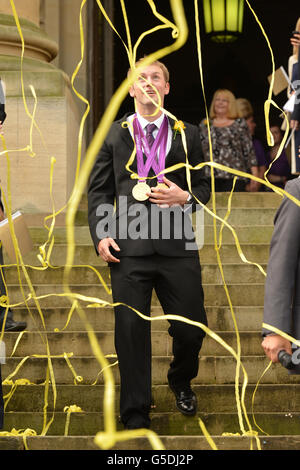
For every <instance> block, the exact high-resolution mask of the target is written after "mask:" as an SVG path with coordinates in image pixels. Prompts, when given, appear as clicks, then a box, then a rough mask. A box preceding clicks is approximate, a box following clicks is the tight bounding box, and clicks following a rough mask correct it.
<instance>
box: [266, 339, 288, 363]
mask: <svg viewBox="0 0 300 470" xmlns="http://www.w3.org/2000/svg"><path fill="white" fill-rule="evenodd" d="M261 345H262V347H263V349H264V351H265V353H266V355H267V356H268V358H269V359H271V361H272V362H279V361H278V353H279V351H281V350H282V349H283V350H285V351H286V352H288V353H289V354H291V355H292V347H291V343H290V341H288V340H287V339H285V338H283V337H282V336H280V335H268V336H266V337H265V338H264V340H263V342H262V343H261Z"/></svg>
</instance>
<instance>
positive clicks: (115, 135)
mask: <svg viewBox="0 0 300 470" xmlns="http://www.w3.org/2000/svg"><path fill="white" fill-rule="evenodd" d="M130 114H132V113H130ZM130 114H127V115H125V116H124V117H123V118H122V119H120V120H118V121H115V122H114V123H113V124H112V127H111V129H110V131H109V133H108V135H107V137H106V139H105V141H104V144H103V146H102V148H101V150H100V152H99V154H98V156H97V159H96V162H95V165H94V168H93V170H92V172H91V175H90V182H89V189H88V218H89V226H90V232H91V236H92V239H93V242H94V245H95V247H96V250H97V246H98V244H99V241H100V240H101V239H102V238H104V236H102V235H101V234H100V233H99V226H101V227H102V226H103V224H104V222H105V220H107V219H106V216H105V215H104V214H103V212H102V213H101V209H100V211H99V207H100V208H101V207H102V208H103V207H105V206H103V205H105V204H109V205H113V204H114V201H116V205H115V214H114V221H115V223H116V232H114V233H110V232H109V233H107V236H111V237H112V238H114V239H115V240H116V242H117V244H118V245H119V247H120V250H121V251H120V252H115V251H114V250H112V252H113V254H114V256H116V257H122V256H145V255H150V254H154V253H158V254H161V255H165V256H195V254H196V253H197V254H198V250H197V247H196V246H195V247H194V250H191V249H189V250H186V243H187V242H191V236H192V235H191V231H192V228H191V223H190V218H189V216H188V214H187V212H184V211H183V210H182V208H181V207H176V208H169V209H159V208H157V205H156V204H152V203H150V202H149V200H147V201H145V202H141V203H140V202H138V201H136V200H135V199H134V198H133V196H132V188H133V186H134V185H135V184H136V183H137V180H135V179H131V178H130V172H129V171H128V170H126V164H127V163H128V160H129V158H130V156H131V154H132V151H133V150H134V142H133V139H132V137H131V134H130V132H129V130H128V128H123V127H122V123H123V122H124V121H126V119H127V117H128V116H129V115H130ZM170 123H171V126H172V128H173V125H174V122H172V120H170ZM184 124H185V126H186V128H185V135H186V140H187V150H188V160H189V163H190V164H191V165H192V166H196V165H197V164H199V163H201V162H202V161H203V154H202V149H201V143H200V135H199V130H198V128H197V127H196V126H194V125H192V124H188V123H184ZM185 162H186V155H185V152H184V148H183V145H182V139H181V135H180V133H179V132H178V133H177V134H176V136H175V135H174V134H173V136H172V145H171V149H170V151H169V153H168V154H167V157H166V168H168V167H170V166H172V165H175V164H177V163H185ZM131 170H133V171H134V172H135V173H136V172H137V167H136V159H135V160H134V162H133V164H132V166H131ZM149 176H154V173H153V171H152V170H151V171H150V173H149ZM166 176H167V178H168V179H169V180H171V181H172V182H174V183H175V184H177V185H178V186H179V187H180V188H182V189H183V190H188V184H187V180H186V169H185V168H184V167H183V168H181V169H178V170H176V171H173V172H171V173H168V174H167V175H166ZM148 184H149V185H150V186H156V184H157V180H156V179H153V180H148ZM191 185H192V192H193V194H194V195H195V196H196V197H197V198H198V199H199V200H200V201H201V202H202V203H203V204H206V203H207V202H208V200H209V197H210V183H209V180H208V179H207V178H206V177H205V176H204V171H203V170H197V171H191ZM120 196H121V198H120ZM139 207H140V209H141V210H140V211H136V209H138V208H139ZM192 207H193V209H195V208H196V202H195V200H194V201H193V204H192ZM97 210H98V213H97ZM151 210H152V211H154V212H152V217H153V214H154V219H155V224H156V223H157V221H158V218H157V217H156V214H157V212H155V210H156V211H158V212H160V215H159V217H161V219H159V220H160V222H159V225H160V227H159V230H158V231H159V233H157V226H156V225H155V224H154V225H155V230H152V229H153V219H152V225H151V215H150V213H151ZM163 221H164V222H166V226H167V228H168V227H169V226H170V234H167V236H166V234H163V233H162V232H161V229H162V225H163V223H164V222H163ZM169 222H170V223H169ZM132 224H133V225H132ZM134 224H135V225H134ZM126 225H127V227H128V229H129V227H130V226H131V227H132V226H138V225H139V226H140V229H141V230H142V231H143V233H144V234H145V232H147V235H146V237H144V238H138V237H137V238H136V239H132V237H131V238H130V237H128V230H127V231H126ZM180 225H181V227H182V231H181V234H182V235H181V236H180ZM97 227H98V233H97ZM188 227H189V228H188ZM120 232H122V234H121V235H120ZM125 232H126V233H125ZM153 232H155V233H153ZM142 237H143V235H142Z"/></svg>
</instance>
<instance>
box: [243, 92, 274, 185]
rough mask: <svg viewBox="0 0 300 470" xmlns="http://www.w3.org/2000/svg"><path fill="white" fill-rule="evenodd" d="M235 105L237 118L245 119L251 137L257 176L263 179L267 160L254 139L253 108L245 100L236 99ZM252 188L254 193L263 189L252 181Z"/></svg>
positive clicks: (260, 144)
mask: <svg viewBox="0 0 300 470" xmlns="http://www.w3.org/2000/svg"><path fill="white" fill-rule="evenodd" d="M236 104H237V108H238V114H239V117H240V118H244V119H246V122H247V126H248V129H249V132H250V134H251V137H252V143H253V147H254V151H255V155H256V159H257V176H258V177H259V178H261V179H264V173H265V171H266V169H267V159H266V153H265V149H264V146H263V144H262V143H261V141H260V140H259V139H258V138H257V137H255V129H256V122H255V119H254V112H253V107H252V105H251V103H250V101H248V100H247V99H246V98H238V99H237V100H236ZM252 188H255V191H260V190H262V189H264V187H263V186H262V184H261V183H258V182H257V181H252ZM246 190H247V191H250V183H248V184H247V185H246Z"/></svg>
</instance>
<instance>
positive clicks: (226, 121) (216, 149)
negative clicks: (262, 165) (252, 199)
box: [200, 89, 257, 191]
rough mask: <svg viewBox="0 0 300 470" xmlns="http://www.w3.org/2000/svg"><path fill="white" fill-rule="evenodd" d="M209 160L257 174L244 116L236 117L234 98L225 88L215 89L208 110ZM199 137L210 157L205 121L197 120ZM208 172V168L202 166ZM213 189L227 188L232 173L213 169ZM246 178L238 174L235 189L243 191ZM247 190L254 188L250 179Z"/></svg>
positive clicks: (221, 189)
mask: <svg viewBox="0 0 300 470" xmlns="http://www.w3.org/2000/svg"><path fill="white" fill-rule="evenodd" d="M209 119H210V130H211V139H212V151H213V161H214V162H215V163H220V164H222V165H224V166H228V167H230V168H232V169H235V170H239V171H242V172H245V173H249V172H251V173H252V174H253V175H255V176H257V160H256V156H255V152H254V147H253V143H252V138H251V135H250V132H249V129H248V126H247V123H246V121H245V119H241V118H239V117H238V111H237V106H236V99H235V96H234V95H233V93H232V92H231V91H229V90H225V89H219V90H217V91H216V92H215V94H214V96H213V99H212V103H211V106H210V110H209ZM200 138H201V144H202V148H203V152H204V156H205V160H207V161H209V160H210V155H209V139H208V128H207V122H206V121H205V120H204V121H202V122H201V123H200ZM206 171H207V174H210V168H207V169H206ZM214 175H215V190H216V191H231V189H232V184H233V178H234V175H233V174H232V173H228V172H226V171H223V170H219V169H216V168H215V169H214ZM247 182H248V179H247V178H245V177H240V176H238V178H237V181H236V185H235V190H236V191H245V190H246V184H247ZM250 190H251V191H255V190H256V189H255V187H254V186H253V182H252V181H251V182H250Z"/></svg>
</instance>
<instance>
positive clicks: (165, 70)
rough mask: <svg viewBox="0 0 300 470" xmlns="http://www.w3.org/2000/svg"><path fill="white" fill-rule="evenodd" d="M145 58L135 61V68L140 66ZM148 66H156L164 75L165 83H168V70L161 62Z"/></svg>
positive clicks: (156, 61) (157, 61)
mask: <svg viewBox="0 0 300 470" xmlns="http://www.w3.org/2000/svg"><path fill="white" fill-rule="evenodd" d="M145 58H146V57H143V58H142V59H139V60H137V61H136V63H135V66H136V67H137V66H138V65H140V63H141V62H142V61H143V60H144V59H145ZM149 65H157V66H158V67H159V68H160V69H161V70H162V72H163V74H164V78H165V80H166V83H168V82H169V81H170V72H169V70H168V69H167V67H166V66H165V64H163V63H162V62H160V61H159V60H155V61H154V62H152V63H151V64H149ZM131 70H132V69H131V68H130V69H129V70H128V74H129V73H130V72H131Z"/></svg>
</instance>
